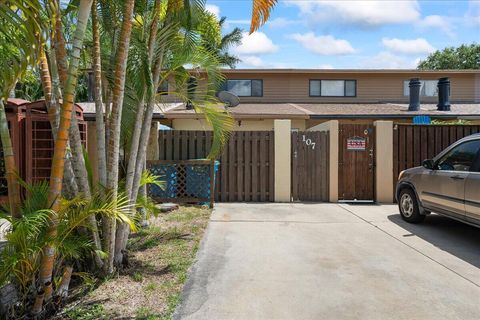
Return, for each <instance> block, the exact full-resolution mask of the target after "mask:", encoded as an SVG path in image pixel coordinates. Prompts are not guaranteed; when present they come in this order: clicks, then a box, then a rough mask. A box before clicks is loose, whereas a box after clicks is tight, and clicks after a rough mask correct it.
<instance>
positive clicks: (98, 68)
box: [92, 0, 107, 186]
mask: <svg viewBox="0 0 480 320" xmlns="http://www.w3.org/2000/svg"><path fill="white" fill-rule="evenodd" d="M92 32H93V75H94V82H93V83H94V87H93V88H94V96H95V97H94V99H95V125H96V130H97V152H98V160H97V165H98V177H99V181H100V184H101V185H102V186H106V185H107V157H106V148H105V120H104V117H103V114H104V112H105V111H104V110H103V103H102V60H101V56H100V32H99V25H98V17H97V0H94V1H93V6H92Z"/></svg>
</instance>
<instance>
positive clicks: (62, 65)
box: [53, 0, 68, 92]
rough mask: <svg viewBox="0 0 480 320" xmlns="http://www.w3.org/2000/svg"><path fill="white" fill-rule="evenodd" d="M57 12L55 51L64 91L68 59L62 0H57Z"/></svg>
mask: <svg viewBox="0 0 480 320" xmlns="http://www.w3.org/2000/svg"><path fill="white" fill-rule="evenodd" d="M56 8H57V12H56V14H55V37H54V39H53V41H54V43H55V52H57V53H59V54H57V68H58V75H59V77H60V88H62V92H63V89H64V86H65V83H66V82H67V72H68V61H67V54H66V52H67V49H66V48H65V39H64V37H63V33H62V16H61V12H60V0H58V1H57V5H56Z"/></svg>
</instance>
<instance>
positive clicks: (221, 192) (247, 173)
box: [158, 130, 274, 202]
mask: <svg viewBox="0 0 480 320" xmlns="http://www.w3.org/2000/svg"><path fill="white" fill-rule="evenodd" d="M273 137H274V135H273V131H236V132H232V134H231V137H230V139H229V141H228V143H227V144H226V145H225V147H224V150H223V152H222V154H221V156H220V157H218V160H219V161H220V167H219V170H218V172H217V175H216V183H215V200H216V201H222V202H236V201H252V202H266V201H274V190H273V189H274V138H273ZM212 140H213V135H212V132H210V131H183V130H181V131H180V130H179V131H176V130H168V131H163V130H161V131H159V138H158V142H159V160H188V159H203V158H205V157H206V156H207V155H208V153H209V151H210V148H211V146H212Z"/></svg>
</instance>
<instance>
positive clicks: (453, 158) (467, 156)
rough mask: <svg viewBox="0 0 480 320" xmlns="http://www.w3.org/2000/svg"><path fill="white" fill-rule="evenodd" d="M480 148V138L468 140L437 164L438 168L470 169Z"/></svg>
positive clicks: (450, 169) (452, 169)
mask: <svg viewBox="0 0 480 320" xmlns="http://www.w3.org/2000/svg"><path fill="white" fill-rule="evenodd" d="M479 149H480V140H474V141H468V142H465V143H462V144H461V145H459V146H456V147H455V148H453V149H452V150H450V152H448V153H447V154H446V155H445V156H444V157H443V158H442V159H440V161H439V162H438V164H437V169H438V170H449V171H469V170H470V167H471V166H472V164H473V160H475V157H476V155H477V153H478V150H479Z"/></svg>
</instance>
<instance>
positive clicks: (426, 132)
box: [393, 125, 480, 190]
mask: <svg viewBox="0 0 480 320" xmlns="http://www.w3.org/2000/svg"><path fill="white" fill-rule="evenodd" d="M477 132H480V126H478V125H396V126H395V128H394V131H393V173H394V176H393V180H394V184H396V183H397V178H398V174H399V173H400V172H401V171H402V170H405V169H408V168H412V167H416V166H420V165H422V161H423V160H425V159H431V158H433V157H435V156H436V155H437V154H439V153H440V152H441V151H442V150H443V149H445V148H446V147H448V146H449V145H451V144H452V143H454V142H456V141H457V140H460V139H461V138H463V137H466V136H468V135H471V134H474V133H477ZM394 190H395V188H394Z"/></svg>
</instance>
